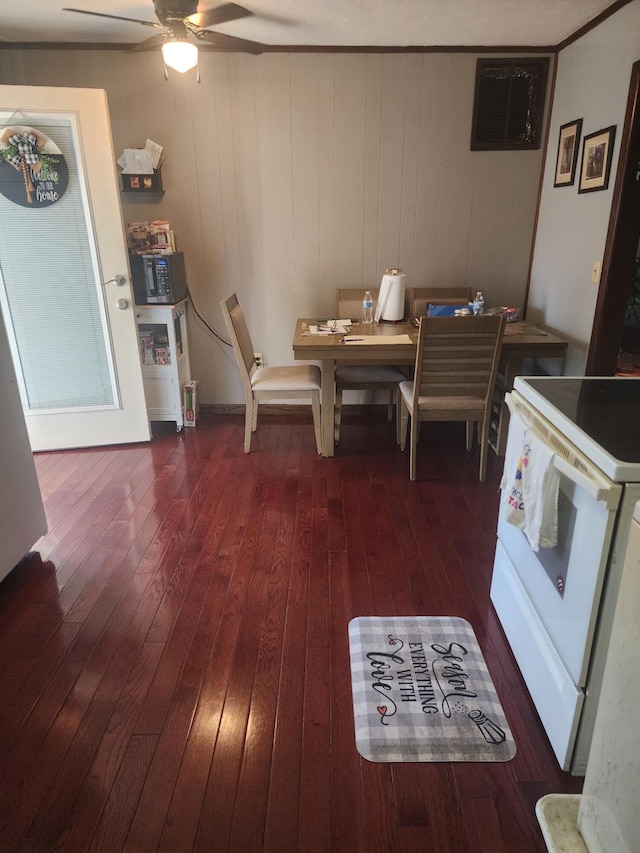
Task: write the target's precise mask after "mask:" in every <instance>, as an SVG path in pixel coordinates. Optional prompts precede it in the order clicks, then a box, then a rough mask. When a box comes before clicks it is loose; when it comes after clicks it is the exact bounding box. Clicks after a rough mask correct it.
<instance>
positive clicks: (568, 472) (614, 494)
mask: <svg viewBox="0 0 640 853" xmlns="http://www.w3.org/2000/svg"><path fill="white" fill-rule="evenodd" d="M553 464H554V467H555V468H557V470H558V471H559V472H560V473H561V474H564V476H565V477H566V478H567V479H568V480H571V481H572V482H573V483H575V484H576V485H577V486H580V488H581V489H584V490H585V492H587V494H589V495H591V497H592V498H594V499H595V500H597V501H601V502H602V503H603V504H604V505H605V506H606V507H607V509H615V508H616V507H617V506H618V504H619V503H620V495H621V494H622V486H619V485H618V484H617V483H610V482H608V481H607V482H597V480H596V479H592V477H589V476H587V475H586V474H583V473H582V471H580V470H579V469H578V468H574V467H573V465H571V464H570V463H569V462H567V461H566V460H565V459H563V458H562V456H558V455H554V457H553ZM593 475H595V472H593ZM593 475H592V476H593ZM597 479H600V478H599V477H598V478H597Z"/></svg>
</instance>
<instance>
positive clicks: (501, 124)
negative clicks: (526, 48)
mask: <svg viewBox="0 0 640 853" xmlns="http://www.w3.org/2000/svg"><path fill="white" fill-rule="evenodd" d="M548 70H549V60H548V58H546V57H543V58H539V59H518V60H516V59H504V60H502V59H500V60H493V59H492V60H490V59H479V60H478V64H477V67H476V91H475V100H474V106H473V126H472V130H471V150H472V151H503V150H508V149H536V148H540V144H541V139H542V119H543V115H544V100H545V94H546V88H547V75H548Z"/></svg>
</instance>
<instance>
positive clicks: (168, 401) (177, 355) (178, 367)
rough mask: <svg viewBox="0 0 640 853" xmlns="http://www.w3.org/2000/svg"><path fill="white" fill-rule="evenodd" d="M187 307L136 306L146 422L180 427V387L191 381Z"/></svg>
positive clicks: (181, 412) (182, 417)
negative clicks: (167, 423) (167, 422)
mask: <svg viewBox="0 0 640 853" xmlns="http://www.w3.org/2000/svg"><path fill="white" fill-rule="evenodd" d="M187 305H188V300H187V299H184V300H183V301H182V302H178V303H177V304H176V305H136V322H137V324H138V337H139V340H140V352H141V357H142V376H143V382H144V392H145V397H146V401H147V412H148V414H149V420H150V421H175V422H176V429H177V430H178V432H179V431H180V430H182V428H183V427H184V414H183V411H182V387H183V385H184V384H185V382H189V381H190V380H191V366H190V363H189V341H188V338H187Z"/></svg>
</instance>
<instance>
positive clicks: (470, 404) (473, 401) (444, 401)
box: [399, 382, 485, 414]
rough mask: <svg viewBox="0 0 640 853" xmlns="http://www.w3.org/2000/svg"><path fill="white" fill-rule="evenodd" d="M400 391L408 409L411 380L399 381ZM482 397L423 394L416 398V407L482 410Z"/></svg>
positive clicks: (462, 410) (437, 409) (440, 410)
mask: <svg viewBox="0 0 640 853" xmlns="http://www.w3.org/2000/svg"><path fill="white" fill-rule="evenodd" d="M399 388H400V393H401V394H402V397H403V399H404V400H405V402H406V404H407V408H408V409H409V411H411V409H412V405H413V382H401V383H400V386H399ZM484 404H485V400H484V397H464V396H455V395H451V396H450V397H449V396H445V395H442V396H438V397H436V396H424V397H419V398H418V409H419V410H424V411H430V410H432V411H438V412H442V411H450V412H452V413H455V412H479V413H480V414H482V412H484Z"/></svg>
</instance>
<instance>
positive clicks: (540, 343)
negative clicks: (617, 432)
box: [293, 319, 567, 456]
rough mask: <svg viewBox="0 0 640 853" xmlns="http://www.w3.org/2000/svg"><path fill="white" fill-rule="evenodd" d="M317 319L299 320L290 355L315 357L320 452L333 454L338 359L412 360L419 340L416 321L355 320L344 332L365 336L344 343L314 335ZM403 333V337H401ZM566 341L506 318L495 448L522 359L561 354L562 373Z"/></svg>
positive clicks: (500, 448) (339, 336) (338, 336)
mask: <svg viewBox="0 0 640 853" xmlns="http://www.w3.org/2000/svg"><path fill="white" fill-rule="evenodd" d="M316 322H317V321H316V320H312V319H299V320H297V322H296V328H295V332H294V335H293V354H294V359H295V360H296V361H316V362H319V363H320V370H321V372H322V390H321V419H322V455H323V456H333V455H334V452H335V446H334V417H335V380H334V374H335V369H336V366H337V365H338V364H411V365H412V364H414V363H415V358H416V346H417V342H418V325H417V322H413V321H411V322H402V323H384V322H382V323H372V324H370V325H367V326H365V325H363V324H362V323H353V324H352V325H351V329H350V331H349V334H348V335H347V336H346V337H347V338H349V337H355V338H364V341H356V342H353V343H344V342H343V339H344V338H345V335H344V333H333V334H312V332H311V331H310V327H311V326H312V325H314V324H316ZM405 336H406V337H405ZM566 350H567V342H566V341H565V340H563V339H562V338H558V337H556V336H555V335H552V334H551V333H550V332H546V331H544V329H540V328H539V327H537V326H532V325H531V324H529V323H525V322H516V323H508V324H507V325H506V327H505V333H504V338H503V342H502V353H501V358H500V369H499V380H498V383H497V385H496V393H497V402H496V414H495V423H494V425H493V426H494V428H493V436H492V441H491V444H492V446H493V449H494V450H495V451H496V453H499V454H503V453H504V446H505V443H506V424H507V423H508V410H507V407H506V406H505V405H504V402H503V401H504V394H505V393H506V392H507V391H510V390H511V388H512V387H513V380H514V378H515V377H516V376H517V375H518V373H520V372H522V367H523V362H524V361H525V359H541V358H545V359H546V358H552V359H560V360H561V366H560V373H562V372H563V368H564V359H565V356H566Z"/></svg>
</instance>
